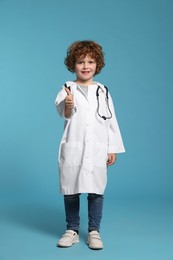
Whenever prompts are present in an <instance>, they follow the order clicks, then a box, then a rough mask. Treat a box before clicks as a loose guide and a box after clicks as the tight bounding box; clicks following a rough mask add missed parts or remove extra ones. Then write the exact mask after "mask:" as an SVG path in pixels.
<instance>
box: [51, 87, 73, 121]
mask: <svg viewBox="0 0 173 260" xmlns="http://www.w3.org/2000/svg"><path fill="white" fill-rule="evenodd" d="M66 96H67V93H66V91H65V87H64V86H63V87H62V88H61V90H60V91H59V93H58V94H57V97H56V99H55V105H56V109H57V111H58V114H59V115H60V116H61V117H64V118H65V119H70V118H71V117H72V116H73V115H74V113H75V112H76V109H75V108H73V109H72V113H71V116H70V117H68V118H66V117H65V115H64V108H65V98H66Z"/></svg>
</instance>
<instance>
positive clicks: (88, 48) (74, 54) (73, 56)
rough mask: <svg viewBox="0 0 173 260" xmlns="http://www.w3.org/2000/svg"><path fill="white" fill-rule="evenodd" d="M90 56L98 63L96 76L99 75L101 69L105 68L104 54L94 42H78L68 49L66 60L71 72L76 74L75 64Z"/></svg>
mask: <svg viewBox="0 0 173 260" xmlns="http://www.w3.org/2000/svg"><path fill="white" fill-rule="evenodd" d="M86 55H89V56H90V57H91V58H92V59H95V61H96V72H95V75H96V74H99V73H100V71H101V69H102V68H103V67H104V66H105V62H104V53H103V50H102V47H101V46H100V45H99V44H98V43H96V42H94V41H88V40H85V41H76V42H74V43H72V44H71V45H70V46H69V47H68V49H67V56H66V58H65V61H64V63H65V65H66V67H67V69H68V70H69V71H71V72H75V63H76V61H77V60H78V59H80V58H83V57H86Z"/></svg>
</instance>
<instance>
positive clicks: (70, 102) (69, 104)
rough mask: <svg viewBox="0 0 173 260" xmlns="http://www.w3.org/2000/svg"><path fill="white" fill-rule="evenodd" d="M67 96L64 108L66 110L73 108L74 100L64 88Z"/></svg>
mask: <svg viewBox="0 0 173 260" xmlns="http://www.w3.org/2000/svg"><path fill="white" fill-rule="evenodd" d="M65 91H66V93H67V96H66V98H65V106H66V108H67V109H72V108H73V107H74V98H73V95H72V93H71V91H70V90H69V89H68V88H65Z"/></svg>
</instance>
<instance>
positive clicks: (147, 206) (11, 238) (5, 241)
mask: <svg viewBox="0 0 173 260" xmlns="http://www.w3.org/2000/svg"><path fill="white" fill-rule="evenodd" d="M110 201H111V200H110V199H109V198H106V199H105V206H104V216H103V221H102V229H101V236H102V239H103V241H104V249H103V250H98V251H94V250H91V249H89V248H88V246H87V245H86V237H87V211H86V197H85V196H84V195H83V197H82V198H81V231H80V243H79V244H76V245H74V246H73V247H70V248H67V249H62V248H58V247H56V243H57V240H58V238H59V237H60V235H61V234H62V233H63V232H64V228H65V221H64V211H63V202H62V199H58V200H57V201H56V200H54V201H51V202H50V201H49V200H44V201H42V202H40V201H39V200H37V199H35V200H34V202H33V201H32V202H31V201H27V200H22V199H18V200H16V199H15V200H13V201H12V200H9V199H6V200H3V203H1V214H0V230H1V231H0V240H1V243H0V260H39V259H41V260H54V259H56V260H57V259H60V257H62V259H64V260H65V259H76V260H78V259H83V260H85V259H90V260H92V259H93V260H95V259H96V257H97V259H99V260H101V259H104V260H105V259H106V258H107V259H117V260H173V204H172V202H171V201H163V200H162V201H160V200H152V201H151V200H138V201H137V200H132V199H131V200H130V199H129V200H127V199H124V200H118V199H117V200H113V201H111V203H110Z"/></svg>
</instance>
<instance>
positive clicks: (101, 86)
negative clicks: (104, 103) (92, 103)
mask: <svg viewBox="0 0 173 260" xmlns="http://www.w3.org/2000/svg"><path fill="white" fill-rule="evenodd" d="M65 83H66V84H67V87H72V88H75V89H77V86H78V85H77V84H76V82H74V81H66V82H65ZM93 85H97V86H99V87H100V88H101V89H102V91H103V92H105V87H104V85H103V84H101V83H100V82H97V81H94V84H93Z"/></svg>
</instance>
